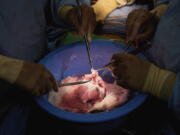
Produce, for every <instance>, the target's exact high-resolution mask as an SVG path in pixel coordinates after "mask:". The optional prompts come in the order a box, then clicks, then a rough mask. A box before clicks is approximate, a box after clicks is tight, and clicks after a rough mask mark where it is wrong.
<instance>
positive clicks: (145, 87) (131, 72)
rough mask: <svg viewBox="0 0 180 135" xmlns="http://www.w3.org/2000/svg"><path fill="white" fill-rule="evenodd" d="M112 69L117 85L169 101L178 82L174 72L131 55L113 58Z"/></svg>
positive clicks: (118, 55)
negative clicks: (175, 83) (172, 89)
mask: <svg viewBox="0 0 180 135" xmlns="http://www.w3.org/2000/svg"><path fill="white" fill-rule="evenodd" d="M111 61H112V62H113V64H112V65H111V67H110V70H112V73H113V75H114V76H115V78H116V81H117V84H119V85H121V86H124V87H126V88H130V89H134V90H138V91H141V92H148V93H151V94H153V95H154V96H157V97H159V98H160V99H163V100H167V99H168V97H169V95H170V92H171V88H172V86H173V84H174V82H175V80H176V75H175V73H173V72H169V71H167V70H163V69H160V68H158V67H157V66H155V65H154V64H152V63H150V62H148V61H146V60H144V59H141V58H139V57H137V56H134V55H131V54H122V53H117V54H114V55H113V56H112V59H111Z"/></svg>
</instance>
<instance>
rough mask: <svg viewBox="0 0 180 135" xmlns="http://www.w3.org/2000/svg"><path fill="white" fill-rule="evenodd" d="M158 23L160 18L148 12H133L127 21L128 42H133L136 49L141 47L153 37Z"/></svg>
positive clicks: (141, 10) (140, 10)
mask: <svg viewBox="0 0 180 135" xmlns="http://www.w3.org/2000/svg"><path fill="white" fill-rule="evenodd" d="M158 21H159V19H158V17H157V16H156V15H155V14H153V13H151V12H149V11H147V10H144V9H136V10H133V11H132V12H131V13H130V14H129V15H128V18H127V21H126V34H127V40H128V41H129V40H130V41H133V44H132V45H133V46H134V47H136V48H137V47H139V45H140V44H141V43H143V42H146V41H148V40H150V39H151V38H152V37H153V35H154V33H155V30H156V26H157V24H158Z"/></svg>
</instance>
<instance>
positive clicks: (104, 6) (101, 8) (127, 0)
mask: <svg viewBox="0 0 180 135" xmlns="http://www.w3.org/2000/svg"><path fill="white" fill-rule="evenodd" d="M134 1H135V0H98V1H97V2H96V3H95V4H94V5H92V7H93V9H94V12H95V14H96V20H97V21H101V20H104V19H105V18H106V17H107V16H108V15H109V14H110V13H111V12H112V11H113V10H115V9H116V8H119V7H122V6H125V5H130V4H132V3H134Z"/></svg>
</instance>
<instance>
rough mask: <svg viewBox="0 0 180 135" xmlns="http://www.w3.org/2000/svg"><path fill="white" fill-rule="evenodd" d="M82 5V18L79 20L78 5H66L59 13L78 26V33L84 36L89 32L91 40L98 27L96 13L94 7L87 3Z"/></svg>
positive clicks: (65, 19)
mask: <svg viewBox="0 0 180 135" xmlns="http://www.w3.org/2000/svg"><path fill="white" fill-rule="evenodd" d="M80 7H81V12H82V18H80V19H81V20H79V16H78V8H77V7H71V6H64V7H62V8H60V9H59V15H60V17H61V18H62V19H63V20H64V21H65V22H67V23H68V24H70V25H72V26H74V27H75V28H76V34H77V35H79V36H84V34H87V36H88V39H89V40H91V35H92V33H93V32H94V29H95V27H96V15H95V13H94V10H93V8H92V7H89V6H87V5H81V6H80ZM80 21H81V22H80Z"/></svg>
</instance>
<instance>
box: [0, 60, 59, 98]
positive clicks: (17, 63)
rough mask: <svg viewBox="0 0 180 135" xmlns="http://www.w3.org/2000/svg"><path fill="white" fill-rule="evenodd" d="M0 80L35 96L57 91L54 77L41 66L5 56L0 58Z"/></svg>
mask: <svg viewBox="0 0 180 135" xmlns="http://www.w3.org/2000/svg"><path fill="white" fill-rule="evenodd" d="M0 79H2V80H5V81H7V82H9V83H10V84H15V85H17V86H19V87H21V88H22V89H23V90H25V91H27V92H29V93H31V94H33V95H37V96H38V95H42V94H45V93H47V92H49V91H50V90H55V91H57V85H56V81H55V79H54V77H53V76H52V74H51V73H50V72H49V71H48V70H47V69H46V68H45V67H44V66H43V65H41V64H35V63H31V62H26V61H22V60H17V59H13V58H8V57H5V56H0Z"/></svg>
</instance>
